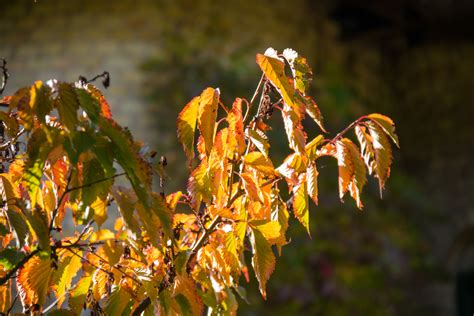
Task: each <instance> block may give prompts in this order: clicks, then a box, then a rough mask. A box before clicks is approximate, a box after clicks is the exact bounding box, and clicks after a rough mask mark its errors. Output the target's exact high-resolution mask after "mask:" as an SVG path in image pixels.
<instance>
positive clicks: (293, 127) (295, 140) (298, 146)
mask: <svg viewBox="0 0 474 316" xmlns="http://www.w3.org/2000/svg"><path fill="white" fill-rule="evenodd" d="M281 115H282V116H283V123H284V125H285V131H286V135H287V137H288V144H289V146H290V148H291V149H293V150H294V151H295V152H297V153H300V154H304V153H305V151H304V149H305V145H306V144H305V143H306V138H305V135H304V134H303V131H302V126H301V122H300V120H299V118H298V116H297V114H296V112H295V111H293V110H292V109H290V108H289V107H288V106H286V105H285V106H284V108H283V111H282V112H281Z"/></svg>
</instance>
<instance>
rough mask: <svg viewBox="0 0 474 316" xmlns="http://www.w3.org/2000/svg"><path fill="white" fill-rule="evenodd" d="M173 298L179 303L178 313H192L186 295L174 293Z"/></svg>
mask: <svg viewBox="0 0 474 316" xmlns="http://www.w3.org/2000/svg"><path fill="white" fill-rule="evenodd" d="M175 300H176V302H177V303H178V305H179V309H180V311H181V313H180V315H190V316H192V315H193V312H192V309H191V304H190V303H189V301H188V299H187V298H186V296H184V295H183V294H178V295H176V297H175Z"/></svg>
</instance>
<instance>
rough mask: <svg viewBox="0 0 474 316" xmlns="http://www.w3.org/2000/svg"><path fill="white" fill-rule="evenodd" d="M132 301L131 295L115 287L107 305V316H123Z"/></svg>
mask: <svg viewBox="0 0 474 316" xmlns="http://www.w3.org/2000/svg"><path fill="white" fill-rule="evenodd" d="M131 299H132V296H131V295H130V293H128V292H127V291H125V290H123V289H121V288H120V287H115V289H114V290H113V291H112V293H111V294H110V296H109V297H108V298H107V302H106V303H105V313H106V315H121V314H122V313H123V312H125V308H126V307H127V305H128V303H129V302H130V300H131Z"/></svg>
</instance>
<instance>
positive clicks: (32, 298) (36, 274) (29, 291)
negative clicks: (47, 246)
mask: <svg viewBox="0 0 474 316" xmlns="http://www.w3.org/2000/svg"><path fill="white" fill-rule="evenodd" d="M52 275H53V269H52V268H51V259H50V258H49V256H48V257H45V258H42V257H40V256H33V258H31V259H30V260H28V262H27V263H26V264H25V265H24V266H23V267H22V268H21V269H20V270H19V272H18V275H17V277H16V282H17V285H18V292H19V293H20V298H21V302H22V304H23V306H25V307H26V308H30V307H32V306H33V305H35V304H38V305H39V306H43V304H44V303H45V302H46V295H47V294H48V292H49V287H50V284H51V277H52Z"/></svg>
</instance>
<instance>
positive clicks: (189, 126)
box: [176, 96, 200, 160]
mask: <svg viewBox="0 0 474 316" xmlns="http://www.w3.org/2000/svg"><path fill="white" fill-rule="evenodd" d="M199 105H200V97H199V96H198V97H194V98H193V99H192V100H191V101H189V103H188V104H186V106H185V107H184V108H183V110H182V111H181V112H180V113H179V115H178V119H177V121H176V125H177V126H178V140H179V142H180V143H181V144H182V145H183V148H184V152H185V153H186V156H187V157H188V160H191V159H193V158H194V133H195V131H196V122H197V117H198V110H199Z"/></svg>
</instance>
